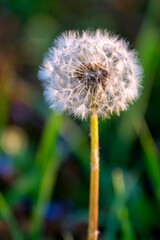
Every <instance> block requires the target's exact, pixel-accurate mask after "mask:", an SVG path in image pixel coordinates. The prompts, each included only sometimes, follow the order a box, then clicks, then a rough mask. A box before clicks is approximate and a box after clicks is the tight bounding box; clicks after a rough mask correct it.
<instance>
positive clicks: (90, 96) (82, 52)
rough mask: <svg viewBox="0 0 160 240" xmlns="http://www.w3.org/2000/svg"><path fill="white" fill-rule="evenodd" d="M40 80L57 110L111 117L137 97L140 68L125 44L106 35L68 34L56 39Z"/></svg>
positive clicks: (135, 57) (139, 83)
mask: <svg viewBox="0 0 160 240" xmlns="http://www.w3.org/2000/svg"><path fill="white" fill-rule="evenodd" d="M38 76H39V79H40V80H42V82H43V85H44V88H45V90H44V96H45V98H46V100H47V102H49V105H50V108H52V109H54V110H55V111H57V112H59V113H60V112H68V113H69V114H72V115H74V116H76V117H79V118H81V119H84V118H87V117H88V115H90V114H92V113H97V114H98V115H99V116H101V117H103V118H109V117H110V116H111V115H112V114H117V115H119V114H120V112H121V111H124V110H126V109H127V107H128V105H129V104H130V103H132V102H133V101H135V100H136V99H137V98H138V96H139V93H140V89H141V78H142V68H141V66H140V64H139V61H138V58H137V54H136V52H135V51H133V50H129V48H128V43H126V42H125V41H124V40H122V39H119V38H118V37H116V36H113V35H110V34H109V33H108V32H107V31H104V30H103V31H102V30H97V31H95V32H90V31H83V32H82V33H81V34H80V33H79V32H78V31H69V32H66V33H63V34H62V35H61V36H60V37H58V38H57V39H56V40H55V41H54V43H53V47H52V48H50V50H49V51H48V54H47V55H46V57H45V58H44V60H43V63H42V66H41V67H40V69H39V72H38Z"/></svg>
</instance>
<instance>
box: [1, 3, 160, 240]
mask: <svg viewBox="0 0 160 240" xmlns="http://www.w3.org/2000/svg"><path fill="white" fill-rule="evenodd" d="M159 10H160V1H159V0H150V1H148V0H81V1H78V0H77V1H76V0H46V1H45V0H34V1H33V0H14V1H12V0H1V1H0V240H12V239H13V240H26V239H28V240H30V239H33V240H40V239H45V240H50V239H53V240H85V239H86V234H87V223H88V198H89V167H90V162H89V161H90V160H89V159H90V150H89V149H90V138H89V131H90V129H89V121H83V122H82V121H80V120H77V119H74V118H72V117H69V116H67V115H65V114H63V115H56V114H55V113H54V112H51V111H50V110H49V108H48V106H47V104H46V103H45V102H44V99H43V89H42V86H41V82H40V81H39V80H38V78H37V71H38V68H39V65H40V64H41V62H42V58H43V56H44V54H45V53H46V51H47V49H48V48H49V47H50V46H51V44H52V42H53V40H54V39H55V38H56V37H57V35H59V34H60V33H61V32H63V31H65V30H70V29H78V30H82V29H92V30H94V29H97V28H102V29H104V28H105V29H108V30H109V31H110V32H112V33H116V34H118V35H120V36H122V37H123V38H125V39H126V40H128V41H129V42H130V43H131V44H130V47H131V48H136V50H137V51H138V52H139V58H140V62H141V64H142V66H143V68H144V78H143V90H142V94H141V97H140V99H139V100H138V101H137V102H136V103H135V104H134V105H133V106H131V107H129V110H128V111H127V112H124V113H122V114H121V115H120V117H116V116H113V117H112V118H111V119H110V120H105V121H102V120H100V159H101V161H100V203H99V208H100V217H99V230H100V234H99V239H101V240H107V239H108V240H116V239H123V240H136V239H140V240H143V239H144V240H156V239H157V240H158V239H160V153H159V151H160V114H159V113H160V67H159V66H160V43H159V42H160V27H159V26H160V14H159Z"/></svg>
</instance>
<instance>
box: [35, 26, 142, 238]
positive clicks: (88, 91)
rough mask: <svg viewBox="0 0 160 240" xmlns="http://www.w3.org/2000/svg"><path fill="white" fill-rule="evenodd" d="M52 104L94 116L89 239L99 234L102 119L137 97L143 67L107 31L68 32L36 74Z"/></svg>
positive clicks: (118, 40) (83, 115) (56, 42)
mask: <svg viewBox="0 0 160 240" xmlns="http://www.w3.org/2000/svg"><path fill="white" fill-rule="evenodd" d="M38 76H39V79H40V80H42V82H43V85H44V89H45V90H44V96H45V98H46V100H47V101H48V102H49V105H50V108H51V109H54V110H55V111H56V112H58V113H61V112H67V113H69V114H71V115H73V116H75V117H79V118H80V119H82V120H83V119H86V118H87V117H88V116H90V117H91V181H90V216H89V232H88V239H89V240H96V239H97V237H98V234H97V233H98V187H99V146H98V117H102V118H110V117H111V115H112V114H117V115H119V114H120V112H121V111H124V110H126V109H127V107H128V105H129V104H130V103H133V102H134V101H135V100H136V99H137V98H138V96H139V93H140V90H141V77H142V68H141V66H140V65H139V61H138V58H137V54H136V52H135V51H133V50H132V51H131V50H129V48H128V43H126V42H125V41H124V40H122V39H119V38H118V37H117V36H114V35H111V34H109V33H108V32H107V31H105V30H103V31H102V30H97V31H95V32H90V31H83V32H82V33H79V32H78V31H69V32H66V33H63V34H62V35H61V36H60V37H58V38H57V40H55V42H54V45H53V47H52V48H51V49H50V50H49V52H48V54H47V56H46V57H45V58H44V61H43V63H42V66H41V67H40V70H39V72H38Z"/></svg>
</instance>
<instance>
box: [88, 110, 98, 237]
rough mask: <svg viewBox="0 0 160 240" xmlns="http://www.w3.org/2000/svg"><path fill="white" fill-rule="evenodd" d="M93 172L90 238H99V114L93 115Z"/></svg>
mask: <svg viewBox="0 0 160 240" xmlns="http://www.w3.org/2000/svg"><path fill="white" fill-rule="evenodd" d="M90 122H91V173H90V200H89V227H88V240H97V239H98V200H99V138H98V116H97V114H92V115H91V119H90Z"/></svg>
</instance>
